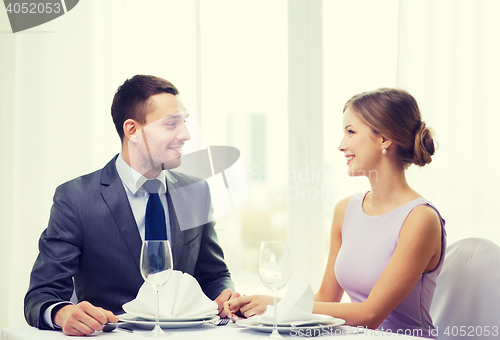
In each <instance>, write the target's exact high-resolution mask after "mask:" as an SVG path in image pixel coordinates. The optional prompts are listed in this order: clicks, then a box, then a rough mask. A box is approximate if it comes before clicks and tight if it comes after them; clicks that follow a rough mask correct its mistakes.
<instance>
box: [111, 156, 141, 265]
mask: <svg viewBox="0 0 500 340" xmlns="http://www.w3.org/2000/svg"><path fill="white" fill-rule="evenodd" d="M115 161H116V157H114V158H113V159H112V160H111V161H110V162H109V163H108V164H107V165H106V166H105V167H104V169H103V173H102V176H101V195H102V197H103V199H104V201H105V202H106V204H107V206H108V208H109V210H110V211H111V214H112V215H113V218H114V220H115V222H116V225H117V226H118V229H119V230H120V233H121V234H122V236H123V240H124V241H125V243H126V244H127V246H128V248H129V250H130V252H131V254H132V257H133V259H134V262H135V264H136V265H137V269H140V264H139V260H140V257H141V246H142V241H141V236H140V234H139V230H138V228H137V225H136V223H135V219H134V214H133V213H132V209H131V208H130V203H129V201H128V198H127V194H126V192H125V188H124V187H123V184H122V181H121V179H120V177H119V176H118V172H117V171H116V165H115Z"/></svg>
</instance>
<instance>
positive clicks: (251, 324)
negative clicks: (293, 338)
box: [236, 318, 345, 333]
mask: <svg viewBox="0 0 500 340" xmlns="http://www.w3.org/2000/svg"><path fill="white" fill-rule="evenodd" d="M344 323H345V321H344V320H342V319H338V318H333V321H331V322H325V323H318V322H315V323H314V324H308V325H300V326H291V325H287V326H285V325H281V326H278V332H280V333H290V332H291V331H292V330H297V331H298V330H306V329H322V328H329V327H335V326H340V325H343V324H344ZM236 324H237V325H239V326H242V327H245V328H249V329H253V330H256V331H259V332H265V333H271V332H272V331H273V326H272V325H271V326H269V325H265V324H263V323H259V322H256V321H253V320H248V319H240V320H237V321H236Z"/></svg>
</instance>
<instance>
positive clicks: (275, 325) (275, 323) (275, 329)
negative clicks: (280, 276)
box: [273, 289, 278, 333]
mask: <svg viewBox="0 0 500 340" xmlns="http://www.w3.org/2000/svg"><path fill="white" fill-rule="evenodd" d="M273 299H274V301H273V306H274V313H273V333H276V332H278V290H277V289H273Z"/></svg>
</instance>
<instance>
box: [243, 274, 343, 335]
mask: <svg viewBox="0 0 500 340" xmlns="http://www.w3.org/2000/svg"><path fill="white" fill-rule="evenodd" d="M313 305H314V293H313V291H312V288H311V286H310V285H309V283H308V282H307V280H305V279H302V278H295V279H294V280H292V282H290V284H289V285H288V292H287V293H286V295H285V297H284V298H283V299H281V300H280V301H279V302H278V305H277V307H278V325H281V326H299V325H308V324H317V323H328V322H333V321H334V320H335V319H334V318H333V317H332V316H329V315H321V314H313V313H312V310H313ZM273 316H274V306H271V305H269V306H267V309H266V312H265V313H264V314H262V315H256V316H252V317H251V318H248V319H249V320H253V321H255V322H259V323H263V324H265V325H272V324H273Z"/></svg>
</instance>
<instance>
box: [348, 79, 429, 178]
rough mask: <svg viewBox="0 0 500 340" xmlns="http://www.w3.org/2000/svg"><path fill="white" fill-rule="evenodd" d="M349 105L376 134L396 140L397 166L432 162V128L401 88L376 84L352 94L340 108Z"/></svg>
mask: <svg viewBox="0 0 500 340" xmlns="http://www.w3.org/2000/svg"><path fill="white" fill-rule="evenodd" d="M349 106H350V107H352V109H353V110H354V111H355V112H356V114H357V115H358V117H359V118H360V119H361V120H362V121H363V122H364V123H365V124H366V125H368V126H369V127H370V128H371V129H372V130H373V131H374V132H375V133H376V134H380V135H382V136H384V137H385V138H387V139H389V140H391V141H392V142H393V143H394V144H396V148H397V149H396V157H397V160H398V162H399V163H400V165H401V166H403V167H404V168H407V167H408V166H409V165H410V164H416V165H418V166H424V165H426V164H429V163H430V162H432V158H431V156H432V155H433V154H434V151H435V147H434V139H433V136H432V135H433V131H432V130H431V129H430V128H428V127H426V126H425V122H423V121H422V119H421V117H420V110H419V109H418V105H417V101H416V100H415V98H413V96H412V95H411V94H409V93H408V92H406V91H404V90H401V89H392V88H380V89H377V90H374V91H369V92H363V93H360V94H357V95H355V96H353V97H352V98H351V99H349V100H348V101H347V103H346V104H345V106H344V112H345V110H346V109H347V108H348V107H349Z"/></svg>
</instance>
